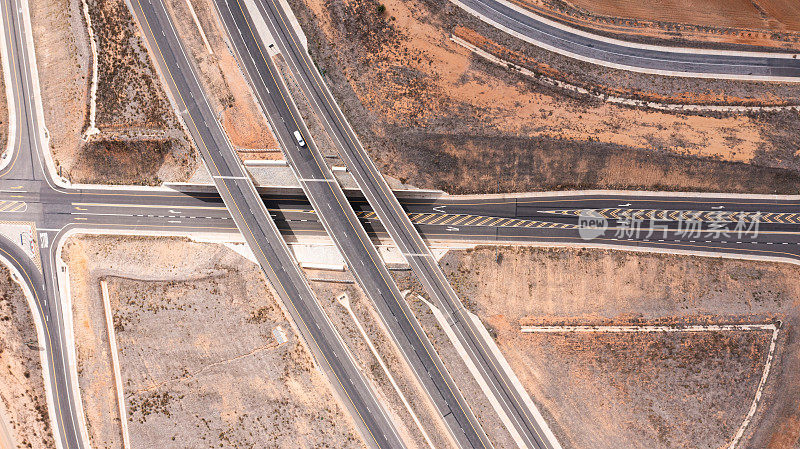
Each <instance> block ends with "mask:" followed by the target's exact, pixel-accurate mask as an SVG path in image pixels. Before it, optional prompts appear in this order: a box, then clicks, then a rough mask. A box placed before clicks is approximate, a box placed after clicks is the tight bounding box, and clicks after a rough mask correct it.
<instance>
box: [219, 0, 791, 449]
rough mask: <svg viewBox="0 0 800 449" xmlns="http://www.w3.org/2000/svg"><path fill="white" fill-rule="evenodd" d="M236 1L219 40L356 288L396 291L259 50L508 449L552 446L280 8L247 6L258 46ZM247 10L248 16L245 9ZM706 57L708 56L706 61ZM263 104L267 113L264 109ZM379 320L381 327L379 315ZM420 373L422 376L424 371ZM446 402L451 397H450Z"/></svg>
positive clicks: (226, 11)
mask: <svg viewBox="0 0 800 449" xmlns="http://www.w3.org/2000/svg"><path fill="white" fill-rule="evenodd" d="M242 3H244V0H218V1H217V2H216V5H217V9H218V11H219V12H220V14H221V16H222V17H223V22H225V24H226V29H227V34H228V35H229V37H230V38H231V39H232V42H233V47H234V48H235V49H236V52H237V56H238V59H239V61H240V63H241V64H242V65H243V66H244V69H245V72H246V73H247V74H248V75H249V81H250V83H251V85H253V86H254V90H255V92H256V96H257V97H258V98H259V100H260V103H261V105H262V107H264V108H265V109H266V110H267V115H268V116H270V117H273V119H274V117H281V119H282V121H283V123H282V124H283V125H284V126H280V124H279V125H278V126H276V127H277V128H278V129H279V134H280V130H281V129H282V128H286V127H287V126H288V129H286V130H285V135H291V132H292V131H294V130H300V131H301V132H302V134H303V135H304V136H306V141H307V142H308V143H309V145H308V147H306V148H303V147H300V146H297V145H293V144H291V138H290V137H289V138H282V139H281V140H282V141H283V142H284V146H283V148H284V149H285V150H286V154H287V157H288V159H289V162H290V165H291V166H292V168H293V169H294V170H295V173H296V175H297V176H298V178H299V179H300V181H301V185H302V186H303V190H304V192H305V193H306V194H307V195H308V197H309V199H310V200H311V204H312V206H313V207H314V208H315V209H316V210H317V212H318V216H319V218H320V220H321V222H322V224H323V226H324V228H325V229H326V231H328V233H329V234H330V235H331V237H332V238H333V240H334V242H335V243H336V245H337V246H338V247H339V249H340V251H341V252H342V253H343V255H344V256H345V260H347V262H348V266H349V267H350V269H351V270H353V271H354V274H355V276H356V278H357V279H358V280H359V283H360V284H361V285H362V288H364V290H365V291H367V292H372V291H376V292H377V291H379V290H372V288H371V287H374V286H376V281H377V280H383V281H384V282H377V285H378V286H380V287H382V286H383V285H384V284H386V285H387V286H388V287H389V290H390V292H391V293H392V295H393V296H394V297H395V298H397V297H398V295H397V293H396V287H395V286H394V285H393V283H391V282H389V281H386V275H385V274H384V273H383V272H384V271H385V267H383V266H382V263H380V261H379V260H376V258H375V256H374V255H372V254H371V252H374V248H371V247H370V245H368V244H365V243H364V240H365V239H364V238H363V237H362V236H360V235H359V233H360V232H361V230H360V228H359V227H358V226H356V225H355V224H354V218H353V213H352V211H351V210H350V208H349V207H346V205H345V202H344V201H343V199H342V198H343V194H342V193H341V189H340V188H339V186H338V185H336V183H335V182H334V181H333V176H332V175H331V174H330V171H329V170H328V167H327V166H326V163H325V161H324V159H323V158H322V157H321V155H320V154H319V152H318V151H317V150H316V148H315V146H314V144H313V139H311V138H310V136H309V135H308V131H307V129H306V128H305V126H304V125H303V124H302V120H300V119H299V118H298V117H299V116H300V115H299V113H297V111H296V110H294V108H293V105H292V104H290V102H289V101H287V98H288V97H289V94H288V92H286V90H285V88H283V86H282V84H281V83H280V82H276V78H278V76H277V75H276V73H277V71H276V70H275V68H274V66H273V63H272V60H271V59H270V58H269V57H267V56H266V55H268V51H267V47H268V46H269V45H275V47H276V48H277V50H278V51H280V53H281V55H282V57H283V58H285V60H286V62H287V64H288V66H289V69H290V71H291V72H292V75H293V76H294V77H295V78H296V79H297V81H298V84H299V86H300V89H301V90H302V91H303V93H304V94H305V96H306V97H307V98H308V99H309V103H310V104H311V107H312V109H313V110H314V113H316V114H317V116H318V117H319V118H320V119H321V121H322V122H323V126H324V127H325V129H326V131H327V133H328V134H329V135H330V136H331V138H332V140H333V141H334V143H335V144H336V145H337V149H338V150H339V154H340V156H341V157H342V159H343V160H344V161H345V162H346V166H347V167H348V169H349V170H350V171H351V173H352V174H353V177H354V178H355V180H356V182H357V184H358V186H359V188H360V190H361V191H362V192H363V194H364V196H365V198H366V199H367V201H368V203H369V204H370V206H371V207H372V209H373V211H374V213H375V214H376V216H377V217H378V218H379V219H380V222H381V224H382V226H383V227H384V228H385V230H386V232H387V234H388V235H389V236H390V237H391V239H392V241H393V242H394V243H395V244H396V245H397V246H398V248H399V249H400V251H401V252H402V253H403V255H404V256H405V257H406V259H407V261H408V262H409V264H410V265H411V267H412V269H413V270H414V272H415V274H416V275H417V277H418V278H419V280H420V281H421V283H422V285H423V286H424V287H425V290H426V292H427V293H428V295H429V296H430V297H431V298H432V299H433V300H434V302H435V303H436V304H437V305H438V306H439V307H440V309H442V311H443V312H444V313H445V315H446V316H447V317H448V319H449V321H450V322H451V323H453V328H454V331H455V334H456V335H457V336H458V338H459V340H460V343H461V344H462V346H464V347H465V348H466V350H467V352H468V354H469V357H470V359H471V361H472V363H473V364H474V366H475V367H476V369H477V371H478V372H479V374H478V375H479V376H480V377H481V378H482V381H484V382H485V384H487V385H488V387H489V389H490V390H491V396H492V399H494V400H495V401H494V403H495V404H499V405H498V406H497V407H495V408H496V411H497V412H498V413H499V414H500V416H501V418H503V420H504V423H505V424H506V425H507V426H508V427H509V428H510V431H511V432H512V434H513V435H514V436H515V439H516V440H517V442H518V444H521V445H524V446H526V447H530V448H547V447H556V444H553V443H554V442H553V441H552V440H553V437H552V436H551V435H549V429H547V428H546V424H544V423H543V420H541V419H538V420H537V411H536V410H532V409H531V407H529V406H528V405H526V399H527V398H526V397H525V393H524V392H521V391H519V389H516V388H514V387H513V385H514V384H515V383H514V379H513V373H510V372H508V371H507V370H505V369H503V363H502V361H501V360H498V359H497V357H496V356H495V355H494V353H493V352H492V351H491V350H490V349H489V346H488V344H487V343H488V342H487V341H485V340H484V338H483V337H482V334H481V332H480V331H481V330H482V329H479V328H478V327H477V326H480V324H476V323H475V322H474V321H473V320H472V319H471V317H469V316H468V315H467V313H466V311H465V310H464V307H463V304H462V302H461V301H460V299H459V298H458V297H457V295H456V293H455V292H454V290H453V289H452V287H451V286H450V284H449V282H448V280H447V279H446V277H445V276H444V274H443V272H442V270H441V268H440V267H439V266H438V264H437V263H436V261H435V259H434V258H433V256H432V254H431V253H430V251H429V249H428V247H427V245H426V243H425V242H424V240H423V239H422V237H421V236H420V234H419V232H418V231H417V229H416V228H415V227H414V225H413V223H412V221H411V220H410V219H409V217H408V215H407V214H406V213H405V212H404V211H403V209H402V207H401V206H400V204H399V202H398V201H397V199H396V198H395V197H394V195H393V193H392V192H391V191H390V189H389V187H388V185H387V184H386V182H385V181H384V179H383V177H382V176H381V174H380V173H379V171H378V170H377V168H376V167H375V166H374V164H373V163H372V161H371V160H370V158H369V156H368V154H367V152H366V151H365V149H364V148H363V147H362V146H361V144H360V143H359V141H358V137H357V136H356V134H355V132H354V131H353V130H352V128H351V127H350V126H349V125H348V123H347V119H346V117H345V116H344V114H343V113H342V112H341V110H340V109H339V108H338V106H337V105H336V103H335V100H334V98H333V96H332V94H331V93H330V91H329V90H328V89H327V88H326V87H325V82H324V80H323V79H322V76H321V75H320V73H319V71H318V70H317V69H316V67H315V65H314V63H313V61H311V58H310V56H309V55H308V53H307V52H306V51H305V49H304V48H303V47H302V44H301V42H302V41H301V39H300V37H299V36H298V35H297V34H296V30H295V29H294V28H293V27H292V26H291V25H290V23H291V21H290V19H289V18H288V16H287V14H286V11H284V10H283V8H282V7H280V6H279V5H278V4H277V2H276V1H275V0H255V2H254V5H255V8H253V9H254V10H255V9H256V8H257V11H258V15H260V16H261V18H263V20H264V25H266V28H267V29H268V31H269V36H267V35H265V36H260V37H261V39H264V40H267V41H268V42H266V43H264V42H260V40H259V39H257V38H255V34H256V33H255V32H254V29H255V28H257V27H256V24H255V22H254V21H252V20H250V19H249V17H248V14H247V12H246V11H245V10H246V9H247V8H246V7H243V6H242ZM250 12H251V13H255V11H250ZM509 14H513V12H509ZM526 17H527V16H526ZM514 20H515V21H517V22H518V21H519V20H520V19H519V18H514ZM272 39H274V42H273V41H271V40H272ZM608 45H610V44H609V43H607V42H603V43H602V45H599V44H594V43H592V44H591V46H587V48H591V49H592V51H594V49H597V51H605V52H606V53H607V55H606V56H607V57H610V56H609V55H612V54H613V55H616V54H618V53H617V49H615V48H612V47H609V46H608ZM637 51H645V52H646V51H650V50H644V49H642V48H637ZM670 54H671V53H670ZM634 56H636V55H634ZM657 56H658V55H655V54H654V55H650V54H645V59H648V58H649V59H653V58H655V57H657ZM665 56H666V55H665ZM675 58H676V59H675V60H681V58H684V59H685V58H689V59H686V62H685V63H686V64H689V65H687V66H686V68H685V69H686V70H685V71H688V70H689V68H688V67H690V66H691V67H694V66H695V65H697V63H698V61H704V62H703V66H704V67H706V66H712V65H713V64H733V63H735V62H737V61H738V63H739V64H745V65H754V66H758V65H759V64H760V63H761V62H759V61H760V60H756V59H752V60H751V59H749V58H750V57H742V56H735V57H734V56H732V55H727V56H724V57H723V56H721V55H719V54H714V55H704V56H703V57H700V58H698V57H697V56H696V55H692V54H688V53H682V54H678V56H676V57H675ZM691 58H694V59H691ZM709 58H710V59H709ZM714 58H717V59H716V60H715V59H714ZM724 58H728V59H724ZM715 61H717V62H715ZM673 62H674V60H673ZM764 64H765V65H766V66H768V67H769V68H770V72H769V73H768V75H770V76H794V75H800V65H798V64H797V61H794V60H792V59H783V58H772V59H770V60H769V61H768V62H765V63H764ZM783 66H786V67H787V68H786V70H788V71H781V70H783V69H781V68H780V67H783ZM692 70H694V69H692ZM748 70H749V69H748ZM754 70H755V69H754ZM270 104H272V105H273V106H274V107H271V106H270ZM286 142H289V144H288V145H287V144H286ZM558 232H560V233H563V232H564V230H563V229H560V230H558ZM554 234H556V232H554ZM497 235H499V233H498V234H497ZM355 237H357V238H355ZM559 237H560V238H559ZM621 237H623V238H621V239H620V238H618V237H617V239H618V240H617V241H621V242H622V244H631V243H630V242H632V241H633V236H631V237H630V241H629V240H628V238H627V236H625V235H621ZM553 238H554V239H555V240H556V241H565V240H566V239H565V238H564V236H562V235H555V236H553ZM614 238H615V237H611V238H610V239H611V240H612V241H613V239H614ZM661 240H664V241H662V242H658V243H666V239H661ZM672 240H673V241H672V243H673V244H675V245H680V244H681V243H680V242H675V240H676V239H672ZM601 241H602V240H601V239H598V244H599V242H601ZM726 242H727V241H726ZM690 243H691V242H690ZM695 243H697V240H695ZM703 243H706V241H705V240H704V241H703ZM712 244H713V243H712ZM721 244H723V243H721ZM356 260H358V262H357V263H356V262H355V261H356ZM365 261H367V262H373V264H371V265H374V267H368V266H364V263H365ZM359 265H361V266H359ZM372 299H373V301H375V303H376V305H377V306H378V308H379V310H380V309H381V302H382V301H383V302H385V303H387V304H388V305H390V306H392V305H393V304H392V301H387V300H386V295H385V294H384V293H379V294H378V293H375V294H374V295H373V297H372ZM395 302H398V306H399V307H401V308H402V307H403V304H402V302H401V301H395ZM403 312H404V315H406V314H407V313H406V312H405V311H403ZM393 315H394V318H398V315H397V313H396V312H393ZM384 321H385V322H386V316H385V315H384ZM408 321H409V324H410V325H411V326H408V327H412V326H413V324H414V323H413V322H414V321H415V320H413V318H412V319H409V320H408ZM389 322H391V320H389ZM393 335H394V336H395V338H396V339H397V335H396V334H395V333H394V332H393ZM406 335H408V334H406ZM403 343H404V342H402V341H399V342H398V344H399V345H400V346H401V348H402V347H403V346H404V344H403ZM412 343H413V341H412ZM425 344H426V341H425V339H420V341H419V346H416V347H415V348H414V350H415V352H416V353H417V354H419V353H420V352H422V351H421V350H422V349H423V348H424V345H425ZM406 353H407V354H408V352H407V351H406ZM412 366H413V363H412ZM428 372H429V373H430V370H428ZM417 373H418V374H419V370H417ZM443 377H444V380H445V381H447V380H448V379H447V377H446V376H443ZM448 383H449V382H448ZM438 389H439V393H440V394H441V393H442V388H441V387H439V388H438ZM448 389H449V390H451V391H452V390H453V388H452V387H448ZM428 391H429V394H431V395H432V396H435V394H434V393H432V392H431V391H430V389H428ZM444 393H447V392H444ZM456 399H458V398H457V397H456ZM447 404H448V408H447V409H445V410H441V408H440V411H442V412H443V415H444V416H448V415H447V412H448V411H453V410H454V407H452V406H451V405H450V402H448V403H447ZM455 412H456V413H458V412H464V416H463V417H462V419H461V420H459V424H460V427H461V429H462V430H464V431H465V434H466V435H469V433H470V430H473V431H474V432H475V434H476V435H475V436H481V434H482V432H480V429H479V425H477V424H474V419H473V418H472V417H471V416H470V415H471V414H470V413H469V409H468V406H465V405H461V404H459V407H458V408H457V409H455ZM467 420H469V421H467ZM464 422H470V423H471V425H470V426H471V427H472V429H470V428H469V427H467V426H465V425H464ZM451 429H452V427H451ZM470 443H471V444H472V446H473V447H475V445H476V444H477V438H475V437H474V436H473V437H472V438H470ZM482 445H483V446H486V443H485V442H483V443H482Z"/></svg>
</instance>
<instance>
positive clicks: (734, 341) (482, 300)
mask: <svg viewBox="0 0 800 449" xmlns="http://www.w3.org/2000/svg"><path fill="white" fill-rule="evenodd" d="M441 264H442V266H443V268H444V270H445V272H446V274H447V276H448V277H449V279H450V280H451V282H452V283H453V286H454V288H455V289H456V291H457V292H458V293H459V296H460V297H461V299H462V300H463V301H464V302H465V305H466V306H467V307H468V308H469V309H470V310H472V311H474V312H475V313H477V314H478V316H479V317H480V318H481V320H482V321H483V322H484V323H485V324H487V327H488V328H489V330H490V333H492V334H493V336H494V337H495V339H496V341H497V343H498V345H499V347H500V349H501V350H502V351H503V353H504V355H505V356H506V358H507V359H508V361H509V362H510V364H511V366H512V367H513V368H514V370H515V373H516V374H517V375H518V376H519V378H520V380H521V381H522V382H523V385H524V386H525V388H526V389H527V391H528V392H529V393H530V394H531V396H532V398H533V400H534V401H535V402H536V403H537V405H538V406H539V407H540V409H541V410H542V412H543V414H544V416H545V417H546V418H547V419H548V420H549V422H550V425H551V427H552V428H553V430H554V432H555V433H556V435H557V436H558V437H559V440H560V442H561V443H562V444H563V445H564V447H573V448H584V447H586V448H588V447H608V448H615V447H643V448H644V447H647V448H655V447H712V448H713V447H723V446H725V447H727V445H728V444H729V443H730V441H731V439H732V438H733V436H734V433H735V432H736V430H737V429H738V428H739V426H740V425H741V423H742V421H743V419H744V417H745V414H746V412H747V410H748V409H749V407H750V404H751V402H752V400H753V398H754V396H755V391H756V387H757V385H758V382H759V379H760V377H761V374H762V370H763V367H764V362H765V359H766V354H767V352H768V348H769V341H770V338H771V332H768V331H746V332H739V331H736V332H700V333H691V334H690V333H680V334H658V333H646V334H645V333H640V334H597V333H594V334H572V335H566V334H523V333H521V332H520V325H526V324H550V325H553V324H564V323H568V324H618V323H625V324H646V323H665V324H669V323H673V324H679V323H696V324H709V323H742V322H744V323H764V322H776V320H780V321H781V322H782V325H783V326H782V328H781V329H780V333H779V338H778V342H777V349H776V351H775V359H774V361H773V365H772V372H771V373H770V375H769V377H768V380H767V384H766V388H765V389H764V395H763V396H762V397H761V401H760V403H759V405H758V409H757V412H756V414H755V417H754V419H753V421H752V422H751V423H750V425H749V426H748V427H747V430H746V432H745V433H744V439H743V440H742V441H743V444H741V445H740V447H748V448H772V449H777V448H787V449H788V448H793V447H796V445H797V444H798V437H800V428H798V426H797V422H798V419H800V376H798V373H797V370H796V369H795V367H796V366H798V363H800V345H798V341H800V340H798V325H799V324H800V321H798V319H800V314H798V312H797V311H798V305H800V283H798V281H797V279H798V278H799V276H798V275H799V274H800V268H798V267H796V266H794V265H787V264H776V263H766V262H754V261H737V260H729V259H716V258H701V257H690V256H677V255H660V254H646V253H643V254H639V253H626V252H615V251H609V250H575V249H555V248H553V249H549V248H545V249H537V248H525V247H521V248H520V247H518V248H506V247H478V248H477V249H475V250H466V251H452V252H450V253H448V254H447V255H446V256H445V257H444V258H443V259H442V260H441Z"/></svg>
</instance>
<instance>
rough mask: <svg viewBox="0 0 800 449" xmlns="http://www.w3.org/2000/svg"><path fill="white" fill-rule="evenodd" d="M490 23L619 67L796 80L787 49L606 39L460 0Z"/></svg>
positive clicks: (494, 4) (492, 3)
mask: <svg viewBox="0 0 800 449" xmlns="http://www.w3.org/2000/svg"><path fill="white" fill-rule="evenodd" d="M458 2H459V3H461V5H463V7H464V8H465V9H467V10H468V11H471V12H473V13H477V14H479V15H480V16H482V18H484V19H485V20H487V21H488V23H490V24H492V25H494V26H498V25H499V26H500V27H502V28H505V29H507V30H511V31H513V32H515V33H519V34H521V35H523V36H525V37H526V38H528V39H530V41H532V42H533V43H536V45H539V46H541V47H544V48H546V49H549V50H556V51H560V52H563V53H566V54H568V55H569V56H571V57H573V58H576V59H581V60H585V61H589V62H595V63H600V64H603V65H607V66H616V67H618V68H623V69H629V70H635V71H645V72H660V73H664V74H672V75H681V76H698V75H699V76H705V77H720V78H730V77H742V78H749V79H759V78H768V77H777V78H781V79H784V80H786V81H792V80H793V81H800V60H798V59H797V58H798V57H800V56H798V55H796V54H791V53H784V54H779V53H772V54H770V53H764V54H750V55H748V54H737V53H735V52H725V51H703V50H687V49H680V48H670V47H666V46H664V47H655V46H646V45H636V44H630V43H625V42H621V41H613V40H612V41H609V40H607V39H603V38H600V37H598V36H594V35H591V34H588V33H583V32H578V31H577V30H575V29H572V28H569V27H557V26H553V25H552V24H550V23H548V22H547V21H543V20H541V19H540V18H538V16H536V15H534V14H531V13H528V12H521V11H520V10H519V9H516V8H512V7H511V6H509V4H508V3H505V2H501V1H498V0H458Z"/></svg>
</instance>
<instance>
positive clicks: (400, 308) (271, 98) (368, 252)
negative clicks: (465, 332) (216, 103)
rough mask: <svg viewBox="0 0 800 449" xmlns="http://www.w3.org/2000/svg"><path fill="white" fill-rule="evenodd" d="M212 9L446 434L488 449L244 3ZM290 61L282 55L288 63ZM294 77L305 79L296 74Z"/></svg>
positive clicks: (281, 22) (230, 0) (229, 1)
mask: <svg viewBox="0 0 800 449" xmlns="http://www.w3.org/2000/svg"><path fill="white" fill-rule="evenodd" d="M261 5H262V6H263V7H265V8H270V11H271V13H274V14H275V15H274V16H273V15H270V16H264V17H265V18H266V24H267V26H268V28H269V29H270V32H271V33H273V36H280V38H278V42H276V44H277V46H278V47H279V48H283V49H285V47H284V46H283V44H282V43H281V42H287V41H290V40H292V39H294V37H293V36H291V35H288V34H284V33H285V31H286V30H287V29H288V27H287V26H286V23H287V22H288V20H287V19H286V18H285V17H283V16H281V15H280V8H278V7H277V6H276V5H275V3H274V2H272V0H267V1H266V2H264V3H262V4H261ZM216 7H217V10H218V12H219V13H220V16H221V17H222V21H223V23H224V24H225V28H226V30H227V34H228V36H229V38H230V40H231V43H232V46H233V48H234V50H235V52H236V54H237V59H238V60H239V61H240V64H241V65H242V67H243V69H244V72H245V74H246V76H247V78H248V80H249V82H250V84H251V86H252V87H253V90H254V91H255V94H256V97H257V99H258V100H259V104H260V105H261V107H262V108H263V109H265V115H266V116H267V117H268V118H269V119H270V121H271V123H272V128H273V130H274V131H275V132H276V135H277V138H278V140H279V141H280V144H281V148H282V149H283V150H284V154H285V155H286V157H287V159H288V161H289V165H290V166H291V168H292V170H293V171H294V173H295V175H296V176H297V179H298V180H299V181H300V185H301V186H302V188H303V192H304V193H305V195H306V196H307V197H308V199H309V200H310V202H311V204H312V205H313V207H314V208H315V209H316V210H317V211H319V213H318V214H317V215H318V217H319V219H320V222H321V223H322V225H323V227H324V228H325V230H326V231H327V233H328V234H329V235H330V236H331V238H332V239H333V242H334V243H335V244H336V246H337V247H338V249H339V251H340V252H341V254H342V255H343V256H344V259H345V261H346V262H347V265H348V268H349V270H350V272H351V273H352V274H353V275H354V276H355V278H356V280H357V281H358V283H359V284H360V286H361V288H362V290H363V291H364V292H365V293H366V294H367V296H368V297H369V298H370V300H371V301H372V302H373V304H374V305H375V307H376V310H377V311H378V314H379V316H380V317H381V320H382V322H383V324H384V326H385V327H386V328H387V329H388V330H389V334H390V336H391V337H392V339H393V340H394V342H395V343H396V345H397V346H398V348H400V352H401V353H402V354H403V356H404V358H405V360H406V362H407V363H408V364H409V366H410V367H411V369H412V370H413V372H414V373H415V375H416V377H417V380H418V381H419V382H420V384H421V385H422V386H423V387H424V389H425V391H426V392H427V393H428V395H429V397H430V399H431V401H432V403H433V404H434V406H435V407H436V408H437V410H438V411H439V413H440V415H441V416H442V417H443V419H444V421H445V423H446V425H447V427H448V429H449V431H450V433H451V435H452V436H453V438H454V439H455V440H456V441H458V442H459V445H460V446H461V447H472V448H488V447H491V443H490V442H489V440H488V437H487V436H486V434H485V433H484V432H483V429H482V428H481V425H480V423H479V422H478V420H477V418H476V417H475V416H474V414H473V413H472V411H471V410H470V408H469V405H468V404H467V402H466V400H465V399H464V397H463V396H462V395H461V393H460V392H459V390H458V387H457V384H456V382H455V381H454V380H453V379H452V377H451V376H450V375H449V373H448V372H447V369H445V367H444V363H443V362H442V361H441V359H440V358H439V356H438V354H437V353H436V351H435V349H434V348H433V345H432V344H431V342H430V341H429V340H428V338H427V336H426V335H425V332H424V331H423V330H422V327H421V326H420V324H419V323H418V321H417V319H416V317H415V316H414V314H413V313H412V311H411V310H410V308H409V306H408V304H407V303H406V301H405V300H404V298H403V297H402V295H401V293H400V290H399V289H398V287H397V285H396V284H395V282H394V280H393V279H392V277H391V275H390V274H389V270H388V269H387V268H386V266H385V264H384V263H383V261H382V259H381V258H380V256H379V254H378V251H377V249H376V248H375V245H374V244H373V243H372V241H371V240H370V237H369V236H368V234H367V233H366V231H365V229H364V227H363V226H362V225H361V223H360V222H359V219H358V217H357V216H356V214H355V212H354V210H353V209H352V207H351V206H350V204H349V202H348V200H347V198H346V196H345V194H344V192H343V191H342V189H341V187H340V186H339V184H338V182H337V181H336V180H335V178H334V176H333V173H332V172H331V170H330V168H329V167H328V165H327V163H326V162H325V159H324V157H323V156H322V155H321V153H320V152H319V150H318V149H317V147H316V143H315V139H314V137H313V136H311V135H310V133H309V131H308V129H307V127H306V126H305V124H304V123H303V119H302V117H301V115H300V112H299V111H298V110H297V108H296V106H295V104H294V102H293V101H291V100H289V99H290V93H289V92H288V89H287V88H286V86H285V84H284V83H283V82H281V81H279V80H280V77H279V76H278V71H277V68H276V67H275V65H274V62H273V61H272V59H271V58H270V57H269V56H268V54H269V52H268V50H267V48H268V45H269V43H266V44H265V43H264V42H263V41H262V39H261V38H260V36H257V34H258V33H257V32H256V31H255V30H256V24H255V22H254V21H253V20H252V18H251V16H250V12H249V11H248V9H247V7H246V6H245V3H244V0H217V1H216ZM291 59H292V58H287V60H290V61H289V64H292V62H293V61H291ZM295 73H296V75H295V76H304V74H303V73H298V72H297V71H295ZM298 130H299V131H300V132H301V133H302V135H303V136H304V139H305V145H299V144H298V142H297V141H296V140H295V138H294V136H293V133H294V132H295V131H298Z"/></svg>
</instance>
